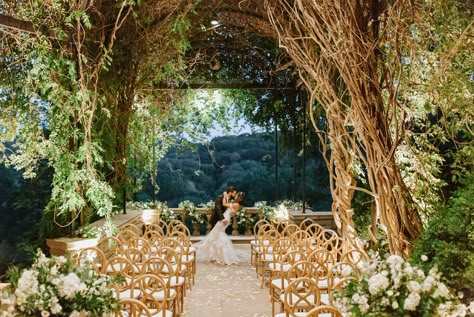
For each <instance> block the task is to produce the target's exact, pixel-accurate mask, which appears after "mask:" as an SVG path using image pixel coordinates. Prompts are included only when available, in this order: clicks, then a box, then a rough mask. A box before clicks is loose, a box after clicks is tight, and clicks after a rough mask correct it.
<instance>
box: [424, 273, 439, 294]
mask: <svg viewBox="0 0 474 317" xmlns="http://www.w3.org/2000/svg"><path fill="white" fill-rule="evenodd" d="M435 283H436V280H435V278H434V277H433V276H431V275H428V276H427V277H426V279H425V280H424V281H423V285H422V287H421V288H422V290H423V292H429V291H431V289H432V288H433V286H434V285H435Z"/></svg>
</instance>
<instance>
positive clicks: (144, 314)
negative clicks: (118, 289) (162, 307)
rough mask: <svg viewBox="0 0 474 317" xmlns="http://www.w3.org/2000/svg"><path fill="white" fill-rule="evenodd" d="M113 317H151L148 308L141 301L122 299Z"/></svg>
mask: <svg viewBox="0 0 474 317" xmlns="http://www.w3.org/2000/svg"><path fill="white" fill-rule="evenodd" d="M114 316H115V317H153V314H152V313H151V312H150V310H149V309H148V307H147V306H146V305H145V303H143V302H142V301H140V300H138V299H134V298H126V299H122V300H120V302H119V310H117V311H116V312H115V313H114Z"/></svg>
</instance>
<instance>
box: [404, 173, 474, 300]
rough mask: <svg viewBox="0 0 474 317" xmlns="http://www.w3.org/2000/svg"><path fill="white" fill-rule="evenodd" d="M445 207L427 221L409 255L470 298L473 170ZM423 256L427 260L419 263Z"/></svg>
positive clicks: (473, 287) (473, 253) (473, 274)
mask: <svg viewBox="0 0 474 317" xmlns="http://www.w3.org/2000/svg"><path fill="white" fill-rule="evenodd" d="M461 184H462V186H461V187H460V188H458V189H457V190H456V191H455V193H454V195H453V197H452V198H451V199H450V200H449V203H448V205H447V206H439V210H438V214H437V215H436V216H435V217H433V218H432V219H430V220H429V222H428V223H427V225H426V228H425V230H424V232H423V233H422V235H421V237H420V238H419V239H418V240H417V241H416V243H415V247H414V250H413V255H412V258H413V259H414V261H415V262H417V263H418V265H421V266H422V267H425V268H427V267H429V266H432V265H436V266H437V267H438V269H439V271H440V272H441V273H442V274H443V277H444V280H445V282H446V284H447V285H449V286H451V287H452V288H454V289H456V290H459V291H464V292H465V293H466V294H465V296H466V297H470V298H472V297H474V201H473V197H474V172H471V173H470V174H468V175H466V176H465V177H464V178H463V180H462V181H461ZM421 255H426V256H428V258H429V262H426V263H425V262H421V261H419V260H418V259H420V257H421Z"/></svg>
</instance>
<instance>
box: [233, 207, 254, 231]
mask: <svg viewBox="0 0 474 317" xmlns="http://www.w3.org/2000/svg"><path fill="white" fill-rule="evenodd" d="M235 219H236V221H237V225H239V226H242V227H243V226H246V225H247V224H248V223H250V221H251V220H252V219H251V218H250V216H249V214H248V213H247V208H245V207H242V208H240V209H239V210H237V212H236V213H235Z"/></svg>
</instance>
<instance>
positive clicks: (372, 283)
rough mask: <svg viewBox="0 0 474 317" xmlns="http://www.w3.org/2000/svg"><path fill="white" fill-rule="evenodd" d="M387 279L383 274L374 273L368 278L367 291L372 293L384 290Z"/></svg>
mask: <svg viewBox="0 0 474 317" xmlns="http://www.w3.org/2000/svg"><path fill="white" fill-rule="evenodd" d="M389 283H390V282H389V280H388V278H387V277H386V276H385V275H382V274H380V273H379V274H375V275H374V276H372V277H370V279H369V292H370V294H372V295H375V294H377V293H378V292H380V291H383V290H385V289H386V288H387V287H388V285H389Z"/></svg>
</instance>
